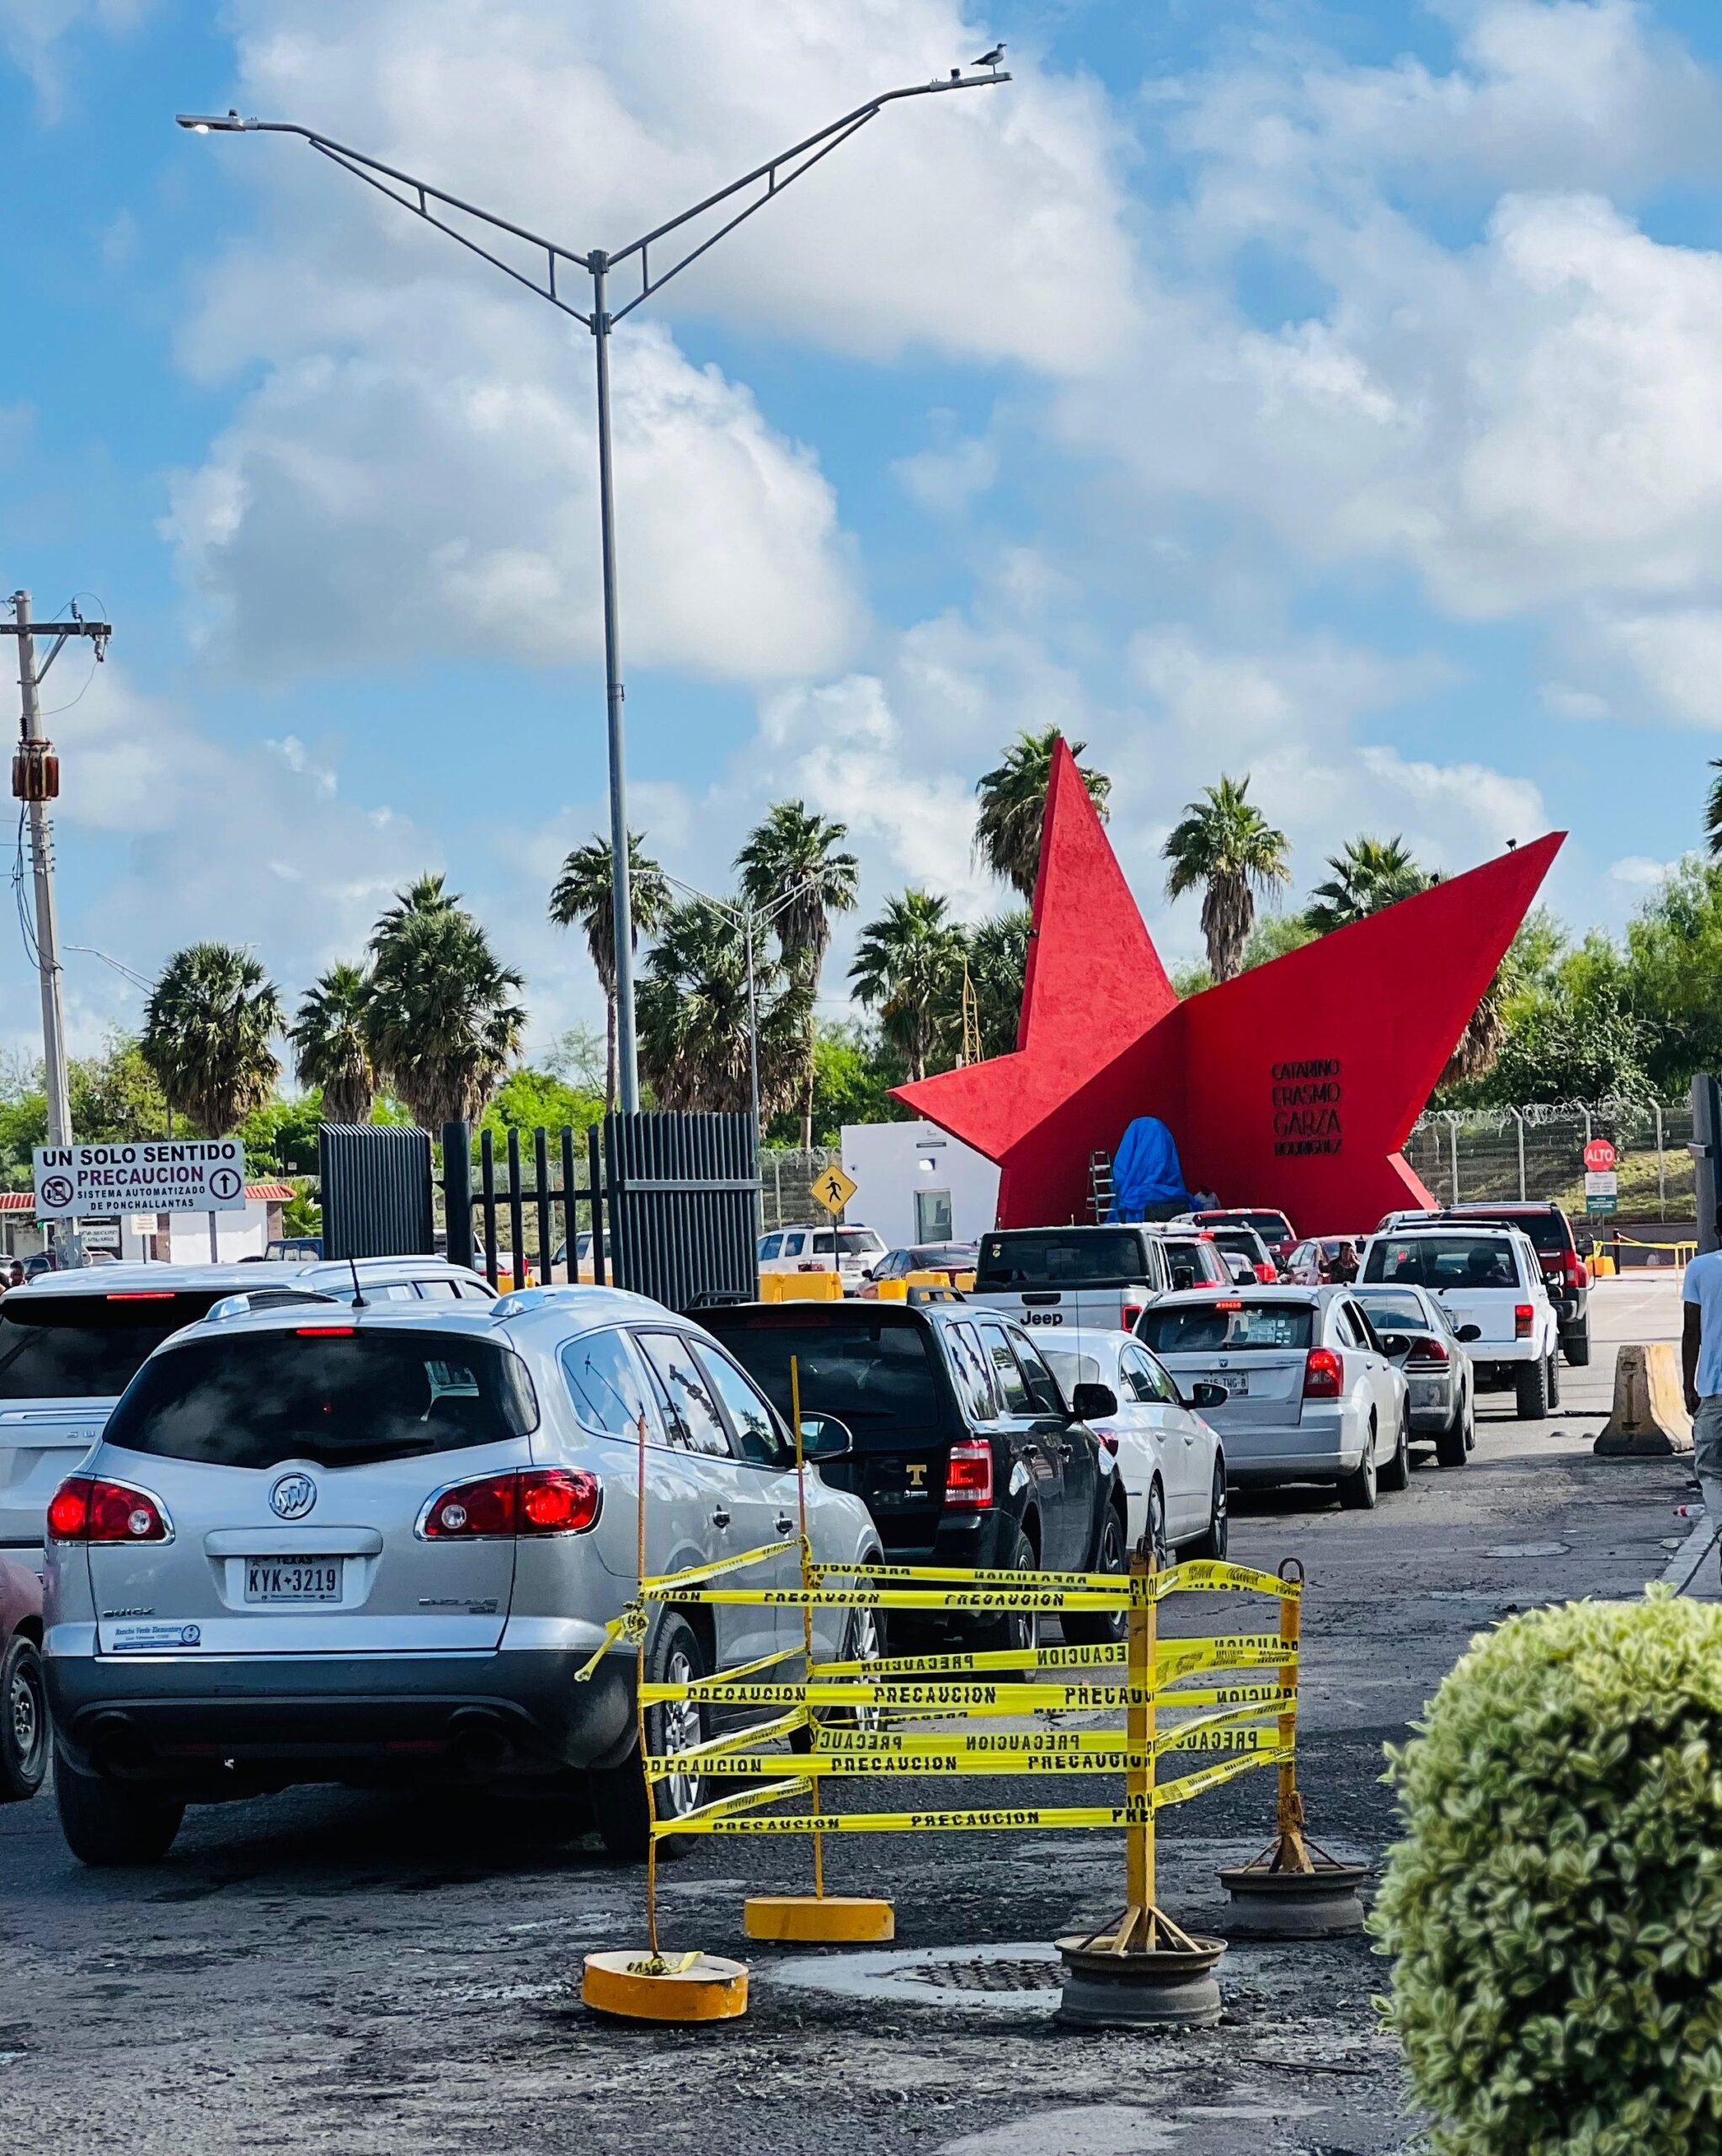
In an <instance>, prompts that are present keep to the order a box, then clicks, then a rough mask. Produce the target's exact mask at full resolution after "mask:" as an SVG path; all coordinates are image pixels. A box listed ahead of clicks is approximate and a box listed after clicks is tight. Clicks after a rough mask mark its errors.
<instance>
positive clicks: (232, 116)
mask: <svg viewBox="0 0 1722 2156" xmlns="http://www.w3.org/2000/svg"><path fill="white" fill-rule="evenodd" d="M174 119H175V120H177V122H178V123H179V125H180V126H181V127H184V128H186V129H187V130H189V132H190V133H192V134H194V135H243V134H244V132H245V131H246V130H247V129H248V128H249V127H254V126H255V125H257V123H256V121H255V120H242V119H241V118H240V117H239V115H238V114H237V112H231V111H230V112H228V113H227V115H225V116H224V117H218V116H217V115H215V114H213V113H205V112H180V113H176V114H175V115H174Z"/></svg>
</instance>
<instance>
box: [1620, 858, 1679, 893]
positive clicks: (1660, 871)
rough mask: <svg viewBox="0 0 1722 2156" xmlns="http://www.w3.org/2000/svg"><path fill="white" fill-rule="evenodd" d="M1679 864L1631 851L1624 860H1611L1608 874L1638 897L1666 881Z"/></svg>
mask: <svg viewBox="0 0 1722 2156" xmlns="http://www.w3.org/2000/svg"><path fill="white" fill-rule="evenodd" d="M1679 866H1680V863H1679V862H1677V861H1652V860H1650V858H1649V857H1647V856H1646V855H1644V854H1638V853H1631V854H1629V855H1627V857H1626V858H1625V859H1624V860H1623V861H1613V862H1610V863H1609V865H1608V874H1609V878H1610V880H1611V881H1612V882H1613V883H1619V884H1621V885H1623V887H1624V888H1625V889H1627V890H1628V891H1629V892H1630V893H1631V894H1633V895H1634V897H1635V898H1636V897H1640V896H1642V895H1643V894H1645V892H1646V891H1652V890H1655V889H1657V888H1658V887H1659V886H1660V885H1661V884H1663V883H1666V881H1667V880H1668V878H1669V877H1671V875H1672V874H1673V873H1674V872H1675V870H1676V869H1677V868H1678V867H1679Z"/></svg>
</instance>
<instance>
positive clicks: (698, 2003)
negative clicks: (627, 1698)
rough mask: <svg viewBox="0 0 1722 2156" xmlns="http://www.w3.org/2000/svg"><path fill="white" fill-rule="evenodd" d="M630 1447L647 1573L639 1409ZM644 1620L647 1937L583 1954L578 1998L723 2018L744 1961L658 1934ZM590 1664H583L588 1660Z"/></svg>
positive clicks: (638, 1537) (743, 2006)
mask: <svg viewBox="0 0 1722 2156" xmlns="http://www.w3.org/2000/svg"><path fill="white" fill-rule="evenodd" d="M637 1427H638V1437H639V1444H638V1446H637V1450H636V1454H635V1459H636V1473H637V1476H638V1488H637V1502H636V1505H635V1516H636V1520H637V1527H636V1531H635V1561H636V1564H637V1568H638V1576H639V1578H640V1580H641V1581H642V1583H643V1582H644V1580H645V1578H646V1412H645V1410H644V1408H643V1407H642V1409H641V1411H640V1416H639V1422H638V1426H637ZM651 1632H652V1628H651V1626H650V1625H649V1624H645V1623H642V1625H641V1626H640V1630H639V1646H638V1659H637V1664H636V1668H635V1677H634V1720H635V1726H636V1728H637V1731H638V1742H639V1750H640V1769H641V1772H642V1774H643V1775H644V1778H645V1785H646V1790H645V1796H646V1832H647V1836H648V1839H647V1844H646V1937H647V1940H648V1946H647V1951H646V1952H645V1953H644V1954H639V1953H630V1952H626V1951H624V1952H621V1953H609V1954H589V1955H587V1956H586V1958H585V1962H584V1967H583V1968H582V1971H581V1975H580V1998H581V1999H582V2001H583V2002H584V2004H586V2005H587V2006H589V2007H590V2008H591V2009H593V2011H594V2013H598V2014H614V2015H618V2016H620V2017H622V2018H625V2019H626V2020H632V2021H676V2022H682V2021H730V2020H734V2019H735V2017H736V2016H737V2015H740V2014H745V2013H746V2011H747V2008H748V1972H747V1965H746V1963H745V1962H743V1961H727V1960H725V1959H724V1958H723V1957H722V1956H720V1955H716V1954H701V1953H700V1952H698V1951H696V1952H693V1953H691V1954H678V1955H675V1956H672V1957H670V1958H669V1959H666V1958H665V1956H664V1952H663V1951H662V1949H661V1948H660V1946H659V1945H658V1801H657V1797H656V1796H655V1794H654V1792H653V1781H652V1775H651V1773H650V1771H649V1769H648V1766H647V1760H648V1756H649V1754H650V1753H651V1749H652V1747H651V1742H650V1732H649V1731H648V1727H647V1723H646V1665H647V1658H648V1655H649V1654H650V1652H651ZM589 1667H590V1665H589Z"/></svg>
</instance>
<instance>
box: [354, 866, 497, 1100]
mask: <svg viewBox="0 0 1722 2156" xmlns="http://www.w3.org/2000/svg"><path fill="white" fill-rule="evenodd" d="M522 985H523V984H522V982H521V978H520V974H518V973H517V972H516V971H515V970H514V968H513V967H512V966H505V965H504V964H503V963H501V961H500V960H499V959H498V958H497V956H496V953H494V952H493V950H492V949H491V947H490V939H489V938H488V937H487V936H486V934H485V933H484V931H483V930H482V928H481V927H480V926H478V923H477V921H474V920H473V918H472V915H471V914H469V913H468V912H466V910H465V909H464V907H463V906H462V905H461V901H460V898H459V896H458V894H455V893H451V892H449V891H447V890H445V889H444V888H443V878H441V877H440V876H434V877H421V878H419V881H418V882H417V883H413V884H412V885H410V886H409V887H408V889H407V890H405V891H403V892H399V893H397V904H396V905H395V906H394V907H393V908H392V909H391V910H390V911H388V912H387V913H386V914H384V915H383V916H382V918H381V920H380V921H378V922H377V925H376V932H375V933H374V934H373V935H372V937H371V992H370V995H369V996H368V997H367V998H366V1001H365V1021H364V1023H365V1043H366V1045H367V1046H368V1048H369V1049H370V1051H371V1066H372V1069H373V1070H375V1072H376V1075H377V1077H378V1078H379V1079H381V1080H382V1081H384V1082H385V1083H387V1086H389V1088H390V1090H391V1091H392V1092H394V1093H395V1094H397V1096H398V1097H399V1098H400V1100H401V1102H403V1105H404V1106H405V1107H407V1109H408V1111H409V1113H411V1114H412V1116H413V1119H414V1120H415V1121H416V1122H417V1123H419V1124H420V1125H422V1126H423V1128H424V1129H427V1130H432V1131H434V1130H436V1129H440V1127H441V1125H442V1124H443V1123H451V1122H457V1121H459V1122H469V1123H470V1122H472V1121H473V1120H474V1119H475V1118H477V1116H479V1115H481V1114H482V1113H483V1109H484V1105H485V1102H487V1101H488V1099H489V1098H490V1096H491V1094H492V1093H493V1091H495V1090H496V1086H497V1084H498V1081H499V1080H500V1079H501V1077H502V1075H503V1073H504V1070H507V1068H508V1066H509V1062H510V1061H511V1060H512V1059H513V1058H514V1055H515V1054H516V1053H517V1052H518V1050H519V1048H520V1036H521V1034H522V1033H523V1032H524V1031H525V1024H526V1013H525V1008H524V1007H523V1006H521V1005H520V1004H519V1003H517V1002H516V1001H514V996H515V995H517V993H518V992H519V990H520V988H521V986H522Z"/></svg>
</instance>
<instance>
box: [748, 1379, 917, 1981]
mask: <svg viewBox="0 0 1722 2156" xmlns="http://www.w3.org/2000/svg"><path fill="white" fill-rule="evenodd" d="M789 1412H790V1419H791V1421H792V1422H793V1423H794V1425H795V1483H796V1500H797V1506H798V1508H799V1511H800V1515H801V1518H800V1525H801V1583H802V1657H803V1660H802V1667H803V1668H804V1669H805V1671H806V1673H807V1680H806V1681H807V1682H808V1683H811V1682H812V1681H813V1672H814V1667H815V1665H814V1662H813V1602H812V1600H811V1596H812V1594H813V1544H812V1543H811V1542H810V1541H809V1540H808V1459H807V1449H806V1445H805V1444H804V1442H803V1440H802V1426H801V1358H800V1357H799V1356H798V1355H792V1356H791V1357H790V1358H789ZM817 1729H818V1725H817V1724H816V1723H814V1722H813V1721H812V1718H811V1716H810V1717H809V1721H808V1730H809V1734H810V1736H815V1735H816V1734H817ZM812 1803H813V1810H814V1811H815V1812H818V1809H819V1784H818V1779H817V1777H816V1778H815V1780H814V1782H813V1796H812ZM742 1929H744V1931H745V1932H746V1933H747V1935H748V1937H749V1939H776V1940H804V1941H808V1942H815V1941H816V1942H819V1943H823V1944H824V1945H856V1944H857V1943H859V1942H861V1941H862V1940H866V1941H867V1942H869V1943H871V1944H875V1945H876V1944H877V1942H878V1941H879V1940H884V1939H894V1938H895V1937H896V1936H897V1911H896V1908H895V1906H894V1904H893V1903H891V1902H889V1901H881V1900H877V1899H875V1898H873V1897H869V1896H866V1895H858V1894H828V1893H827V1892H825V1837H824V1835H823V1834H821V1833H815V1834H814V1836H813V1892H812V1894H811V1895H808V1894H749V1897H748V1898H747V1900H746V1901H745V1902H744V1903H743V1905H742Z"/></svg>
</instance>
